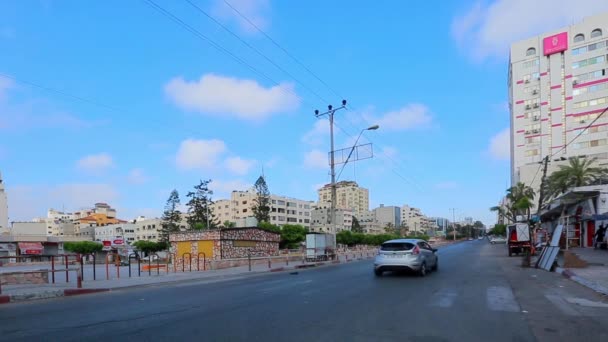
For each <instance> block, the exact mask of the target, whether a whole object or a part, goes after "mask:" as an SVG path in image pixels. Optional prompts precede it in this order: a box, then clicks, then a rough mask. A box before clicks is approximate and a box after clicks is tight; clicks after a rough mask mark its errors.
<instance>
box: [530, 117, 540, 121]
mask: <svg viewBox="0 0 608 342" xmlns="http://www.w3.org/2000/svg"><path fill="white" fill-rule="evenodd" d="M539 119H540V117H538V116H533V117H532V121H538V120H539Z"/></svg>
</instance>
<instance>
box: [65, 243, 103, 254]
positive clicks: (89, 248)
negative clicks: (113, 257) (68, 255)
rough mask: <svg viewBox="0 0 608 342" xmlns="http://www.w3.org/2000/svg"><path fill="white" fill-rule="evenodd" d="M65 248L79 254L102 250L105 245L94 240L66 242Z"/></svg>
mask: <svg viewBox="0 0 608 342" xmlns="http://www.w3.org/2000/svg"><path fill="white" fill-rule="evenodd" d="M63 249H65V250H66V251H70V252H74V253H78V254H92V253H95V252H100V251H101V250H102V249H103V245H102V244H100V243H99V242H94V241H78V242H64V243H63Z"/></svg>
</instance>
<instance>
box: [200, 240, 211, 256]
mask: <svg viewBox="0 0 608 342" xmlns="http://www.w3.org/2000/svg"><path fill="white" fill-rule="evenodd" d="M198 252H199V253H201V252H203V253H205V258H206V259H207V260H209V259H211V258H213V241H211V240H210V241H199V242H198ZM201 257H202V255H201Z"/></svg>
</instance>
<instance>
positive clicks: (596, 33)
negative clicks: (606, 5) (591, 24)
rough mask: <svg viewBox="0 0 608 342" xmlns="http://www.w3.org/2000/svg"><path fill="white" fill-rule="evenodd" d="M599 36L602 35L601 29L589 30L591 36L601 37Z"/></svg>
mask: <svg viewBox="0 0 608 342" xmlns="http://www.w3.org/2000/svg"><path fill="white" fill-rule="evenodd" d="M601 36H602V30H601V29H595V30H593V31H591V38H597V37H601Z"/></svg>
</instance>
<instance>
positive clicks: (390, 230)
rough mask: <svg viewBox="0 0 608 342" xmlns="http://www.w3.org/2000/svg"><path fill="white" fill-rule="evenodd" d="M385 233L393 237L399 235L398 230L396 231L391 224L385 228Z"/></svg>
mask: <svg viewBox="0 0 608 342" xmlns="http://www.w3.org/2000/svg"><path fill="white" fill-rule="evenodd" d="M384 231H385V232H386V233H387V234H392V235H395V234H397V229H395V226H394V225H393V224H392V223H390V222H389V223H387V224H386V227H384Z"/></svg>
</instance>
